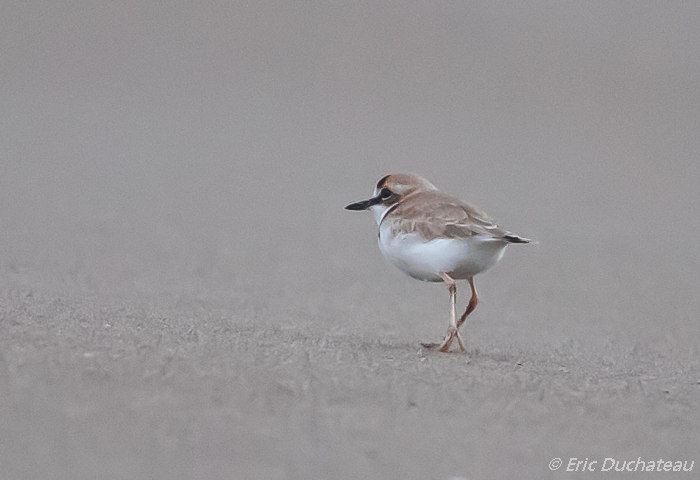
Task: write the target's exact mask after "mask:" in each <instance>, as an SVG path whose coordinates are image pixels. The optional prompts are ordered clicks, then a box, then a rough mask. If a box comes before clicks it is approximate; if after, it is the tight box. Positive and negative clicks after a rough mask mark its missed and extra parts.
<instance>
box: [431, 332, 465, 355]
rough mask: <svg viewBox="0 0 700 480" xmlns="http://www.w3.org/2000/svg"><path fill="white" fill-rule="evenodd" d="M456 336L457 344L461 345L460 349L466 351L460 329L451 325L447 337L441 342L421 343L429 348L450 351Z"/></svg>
mask: <svg viewBox="0 0 700 480" xmlns="http://www.w3.org/2000/svg"><path fill="white" fill-rule="evenodd" d="M455 338H456V339H457V344H458V345H459V351H460V352H462V353H464V351H465V349H464V342H463V341H462V337H461V336H460V334H459V331H458V330H457V329H456V328H454V327H450V328H449V329H448V330H447V335H445V339H444V340H443V341H442V342H441V343H421V345H422V346H423V347H424V348H427V349H429V350H438V351H440V352H449V351H450V347H451V346H452V342H453V341H454V339H455Z"/></svg>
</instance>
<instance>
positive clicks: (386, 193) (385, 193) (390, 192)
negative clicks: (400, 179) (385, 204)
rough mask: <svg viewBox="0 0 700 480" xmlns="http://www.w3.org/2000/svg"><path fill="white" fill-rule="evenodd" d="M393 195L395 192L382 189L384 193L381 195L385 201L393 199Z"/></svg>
mask: <svg viewBox="0 0 700 480" xmlns="http://www.w3.org/2000/svg"><path fill="white" fill-rule="evenodd" d="M393 194H394V192H392V191H391V190H389V189H388V188H382V193H381V194H380V195H381V197H382V198H383V199H384V200H386V199H387V198H389V197H391V196H392V195H393Z"/></svg>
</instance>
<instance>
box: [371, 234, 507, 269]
mask: <svg viewBox="0 0 700 480" xmlns="http://www.w3.org/2000/svg"><path fill="white" fill-rule="evenodd" d="M507 245H508V242H505V241H503V240H498V239H494V238H487V237H479V236H473V237H469V238H467V239H462V240H460V239H451V238H437V239H434V240H431V241H429V242H426V241H425V240H424V239H423V238H421V237H420V236H419V235H418V234H417V233H409V234H398V235H395V236H392V234H391V228H390V227H389V226H384V225H383V226H382V227H380V235H379V249H380V250H381V252H382V253H383V254H384V256H385V257H386V258H387V259H389V260H390V261H391V262H392V263H393V264H394V265H396V266H397V267H399V268H400V269H401V270H403V271H404V272H405V273H407V274H408V275H410V276H411V277H413V278H416V279H418V280H424V281H427V282H441V281H442V278H441V277H440V273H446V274H447V275H449V276H450V277H452V278H454V279H455V280H464V279H467V278H469V277H472V276H474V275H476V274H477V273H479V272H483V271H484V270H486V269H488V268H490V267H492V266H493V265H495V264H496V262H498V261H499V260H500V259H501V258H502V257H503V254H504V253H505V247H506V246H507Z"/></svg>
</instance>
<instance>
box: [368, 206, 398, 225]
mask: <svg viewBox="0 0 700 480" xmlns="http://www.w3.org/2000/svg"><path fill="white" fill-rule="evenodd" d="M392 206H393V205H392ZM390 208H391V206H389V207H387V206H386V205H381V204H378V205H372V206H371V207H370V210H371V211H372V214H373V215H374V221H375V222H377V225H379V224H380V223H382V220H384V216H385V215H386V214H387V212H388V211H389V209H390Z"/></svg>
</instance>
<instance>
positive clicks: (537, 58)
mask: <svg viewBox="0 0 700 480" xmlns="http://www.w3.org/2000/svg"><path fill="white" fill-rule="evenodd" d="M699 27H700V3H697V2H670V3H668V2H663V3H662V2H647V1H645V2H618V1H614V2H611V1H588V2H561V1H544V0H543V1H534V2H527V3H523V2H501V1H488V2H442V1H431V2H420V1H409V2H362V1H360V2H341V1H338V2H285V1H269V2H254V1H251V2H242V1H241V2H231V1H217V0H213V1H205V2H183V1H174V2H141V1H132V0H125V1H120V2H112V1H100V0H97V1H87V0H74V1H72V0H58V1H42V0H36V1H30V2H27V1H16V0H5V1H3V2H2V3H1V4H0V45H2V47H1V48H0V112H1V115H0V286H2V289H3V292H5V293H4V295H5V299H4V301H5V302H6V304H11V305H19V304H22V305H24V303H22V302H25V301H26V302H30V303H31V302H32V300H31V298H34V299H35V301H36V302H37V303H42V302H44V304H46V305H48V306H46V307H41V308H45V310H41V309H39V310H40V311H41V312H45V316H44V317H41V316H39V317H38V318H53V319H55V318H59V319H60V318H64V320H65V321H69V319H70V318H77V317H76V316H75V315H73V314H66V316H65V317H60V316H59V317H56V316H55V315H54V314H52V313H51V312H52V311H53V310H51V308H54V307H55V305H56V304H57V303H56V302H58V304H60V299H61V298H70V299H73V300H72V301H75V302H77V305H79V307H75V309H74V310H72V311H75V310H76V309H77V311H78V312H83V313H84V315H85V317H86V318H93V319H96V320H95V322H96V325H101V322H102V317H101V315H104V316H105V318H106V317H108V316H109V315H111V314H112V313H114V312H122V311H124V309H126V311H127V312H130V311H131V309H136V307H134V305H140V307H138V308H143V309H144V310H143V311H145V312H146V313H147V314H148V315H151V314H152V315H153V317H148V315H146V317H148V318H150V319H151V320H152V319H153V318H155V317H158V318H160V317H161V316H162V317H167V316H168V315H170V318H175V317H177V315H178V313H177V312H181V311H183V309H185V310H187V309H191V311H192V312H194V313H192V318H194V319H195V320H193V322H194V324H193V325H196V324H197V321H196V319H197V318H200V319H201V318H202V317H203V316H206V315H209V316H210V317H211V315H214V316H217V315H218V317H217V318H221V319H223V320H222V322H224V324H225V325H229V326H230V325H235V324H236V322H239V321H241V318H248V319H249V318H252V317H245V315H249V314H250V312H254V313H255V312H257V313H255V314H256V315H259V317H261V318H264V319H265V320H262V319H261V320H260V321H261V322H263V321H266V322H269V323H270V324H280V325H283V326H284V325H286V326H288V327H289V328H295V326H298V325H302V326H304V325H306V326H310V327H309V329H308V330H303V329H302V330H303V335H311V336H312V337H313V336H314V335H316V336H322V335H323V334H324V332H328V331H330V332H333V331H335V332H341V333H342V332H344V331H345V332H348V331H350V332H355V333H356V334H357V335H363V336H364V338H376V339H382V338H393V339H396V338H399V339H400V342H405V344H406V345H416V347H417V345H418V342H419V341H431V340H433V341H434V340H437V338H438V337H439V336H440V335H441V334H442V333H443V331H444V328H445V327H446V325H447V312H448V310H447V303H448V302H447V299H448V296H447V293H446V291H444V288H442V287H441V286H439V285H427V284H422V283H420V282H416V281H414V280H412V279H410V278H408V277H406V276H404V275H403V274H402V273H401V272H399V271H398V270H396V269H395V268H394V267H393V266H391V265H390V264H388V263H387V262H386V261H385V260H384V259H383V258H382V257H381V254H380V252H379V250H378V249H377V246H376V226H375V225H374V223H373V219H372V217H371V215H369V214H365V215H363V214H356V213H353V212H347V211H344V210H343V207H344V206H345V205H346V204H348V203H350V202H353V201H357V200H361V199H365V198H367V197H368V196H369V194H370V193H371V192H372V188H373V185H374V184H375V183H376V181H377V180H378V179H379V178H380V177H382V176H383V175H385V174H388V173H395V172H414V173H418V174H420V175H423V176H425V177H426V178H428V179H429V180H431V181H432V182H433V183H435V184H436V185H437V186H438V187H439V188H441V189H443V190H444V191H446V192H448V193H450V194H452V195H454V196H456V197H459V198H461V199H463V200H465V201H467V202H470V203H472V204H474V205H476V206H478V207H479V208H481V209H483V210H485V211H486V212H487V213H488V214H489V215H490V216H491V217H493V218H494V219H495V220H496V221H498V223H499V224H500V225H502V226H503V227H505V228H507V229H509V230H512V231H514V232H516V233H517V234H519V235H523V236H526V237H528V238H533V239H535V240H538V242H539V243H538V244H536V245H526V246H514V247H511V248H510V249H509V251H508V252H507V254H506V257H505V259H504V260H503V261H502V262H501V263H500V264H499V265H498V266H497V267H496V268H494V269H493V270H492V271H489V272H488V273H486V274H484V275H482V276H480V277H479V278H478V279H477V286H478V287H479V290H480V294H481V300H482V303H481V304H480V307H479V310H478V311H477V312H476V313H475V315H474V318H473V319H472V321H471V323H470V324H468V325H467V327H465V328H468V329H469V333H468V334H466V336H465V338H467V339H468V340H467V343H470V342H471V343H472V345H479V348H481V349H482V350H483V349H485V350H486V351H490V350H492V349H494V348H495V349H496V350H498V349H499V348H500V349H503V350H509V349H510V350H511V351H512V349H511V346H515V347H516V348H522V349H526V350H527V349H530V350H533V351H534V350H537V349H538V348H540V347H543V346H546V347H547V348H558V347H557V346H559V345H572V344H573V345H582V346H583V349H584V351H585V349H586V348H588V347H591V348H593V346H595V348H596V349H598V350H595V351H596V352H599V351H601V350H605V349H606V348H608V347H609V346H610V345H615V346H616V348H618V347H619V346H621V347H619V348H620V349H621V350H622V351H625V352H635V351H636V350H634V349H637V348H638V349H640V350H638V351H641V352H646V353H649V352H651V353H652V354H658V355H661V356H662V357H663V356H671V357H673V356H674V355H678V357H677V358H687V357H686V356H687V355H691V356H692V355H696V354H697V339H698V338H699V337H700V321H698V311H700V295H698V291H700V273H699V272H700V246H699V245H700V244H699V243H698V238H699V237H700V215H699V210H698V189H699V187H700V160H699V154H700V28H699ZM462 291H463V290H460V292H462ZM8 292H10V293H8ZM17 292H19V293H17ZM32 296H33V297H32ZM17 298H21V299H26V298H28V299H29V300H21V301H20V300H17ZM52 299H59V300H55V301H54V300H52ZM460 299H461V301H463V302H466V299H465V298H464V294H462V297H460ZM66 301H67V300H66ZM13 302H15V303H13ZM52 302H54V303H52ZM178 302H179V303H178ZM163 304H166V305H167V306H168V307H167V308H168V309H171V310H167V309H166V310H167V312H166V313H162V309H161V307H162V305H163ZM51 305H54V307H52V306H51ZM105 305H106V307H105ZM7 308H8V310H7V311H6V313H5V314H4V315H5V316H4V321H5V322H6V323H5V326H7V325H9V324H8V323H7V322H8V321H9V320H10V319H12V318H15V317H16V315H15V314H12V315H11V314H10V313H7V312H11V311H12V310H11V308H10V307H7ZM12 308H14V307H12ZM18 308H19V307H18ZM22 308H25V307H22ZM27 308H29V309H28V310H27V309H25V310H21V311H22V312H25V313H26V312H27V311H28V312H30V313H32V312H34V313H36V311H34V310H32V309H31V308H30V307H27ZM37 308H38V307H37ZM105 309H106V310H105ZM120 309H121V310H120ZM159 309H161V310H159ZM69 310H70V309H69ZM59 311H60V308H59ZM187 311H190V310H187ZM105 312H106V313H105ZM110 312H112V313H110ZM149 312H150V313H149ZM154 312H155V313H154ZM168 312H169V313H168ZM203 312H204V313H203ZM212 312H214V313H212ZM28 315H29V314H28ZM32 315H33V314H32ZM130 315H131V314H130ZM144 315H145V314H144ZM188 315H189V313H188ZM118 316H119V315H117V317H118ZM210 317H207V318H210ZM28 318H35V317H32V316H30V317H28ZM119 318H121V320H120V321H121V322H122V325H127V327H123V328H131V326H129V325H131V323H129V322H134V323H133V325H134V326H133V328H134V332H136V326H137V325H136V323H135V322H137V320H138V319H139V318H141V316H140V314H134V315H132V316H131V317H127V318H122V317H119ZM255 318H258V317H255ZM61 321H63V320H61ZM75 321H77V320H75ZM153 321H155V320H153ZM173 321H174V320H173ZM188 321H189V320H188ZM256 321H258V320H256ZM105 322H107V320H105ZM109 322H112V320H109ZM117 323H118V322H117ZM66 325H67V324H66ZM105 325H107V326H109V325H116V323H114V322H112V323H109V324H108V323H105ZM139 325H140V324H139ZM202 325H204V324H202ZM7 328H10V327H7ZM17 328H19V327H17ZM22 328H25V327H22ZM26 328H27V329H30V328H43V327H41V322H39V323H36V322H34V321H32V322H27V324H26ZM52 328H53V327H52ZM55 328H56V330H55V331H54V330H52V332H53V333H52V334H51V335H54V334H55V335H58V337H54V338H63V337H60V335H64V334H65V335H68V337H66V338H68V340H66V341H67V342H68V343H70V334H71V333H70V332H71V331H72V330H71V328H69V327H67V326H64V327H60V328H59V326H58V324H57V326H56V327H55ZM183 328H184V327H183ZM187 328H190V327H187ZM192 328H194V327H192ZM202 328H206V326H204V327H202ZM227 328H228V327H227ZM304 328H305V327H304ZM343 329H349V330H343ZM27 331H28V332H30V330H27ZM253 331H254V329H253ZM27 335H28V337H26V338H29V339H34V338H35V337H34V336H32V335H34V334H32V333H31V332H30V333H28V334H27ZM139 335H146V333H143V332H142V333H140V334H137V333H134V336H133V338H134V339H139V338H141V339H143V338H146V337H140V336H139ZM22 338H25V337H22ZM42 338H43V337H42ZM48 338H52V337H51V336H49V337H48ZM105 338H107V337H105ZM115 338H116V337H115ZM120 338H121V337H120ZM212 338H213V337H212ZM217 338H222V339H224V338H230V335H229V334H226V335H222V336H220V337H217ZM251 338H254V337H251ZM314 338H316V337H314ZM61 341H62V340H61ZM115 341H116V340H115ZM120 341H121V340H120ZM139 341H141V340H139ZM221 341H224V340H221ZM27 342H28V343H31V342H34V340H31V341H27ZM134 342H136V340H134ZM270 342H271V343H270V344H274V341H272V340H270ZM20 344H21V341H20V340H18V338H17V337H16V336H15V337H13V336H12V335H9V336H8V337H7V338H6V347H7V349H9V350H7V349H6V351H15V350H12V348H14V347H16V348H18V349H19V348H20V347H19V346H17V345H20ZM38 344H41V343H40V342H39V343H38ZM88 344H89V342H88ZM56 348H57V351H58V352H62V351H66V348H68V347H66V346H65V345H63V344H60V345H58V346H57V347H56ZM85 348H91V347H89V346H88V347H85ZM173 348H175V347H173ZM251 348H252V347H251ZM411 348H412V347H411ZM572 348H574V347H572ZM576 348H578V347H576ZM18 351H19V350H16V352H18ZM213 351H214V350H213ZM157 352H159V351H158V350H157ZM73 353H74V354H75V355H76V356H77V357H76V358H78V357H79V358H82V357H80V356H81V355H83V353H82V350H77V351H75V352H73ZM86 353H90V351H86ZM646 353H645V355H646ZM7 355H10V354H9V353H8V354H7ZM13 355H14V354H13ZM212 355H217V353H216V351H214V353H213V354H212ZM640 355H641V354H640ZM13 358H15V357H12V356H11V355H10V356H7V357H6V358H5V361H6V362H8V364H9V365H13V363H12V362H13V361H14V360H12V359H13ZM17 358H19V357H17ZM71 358H72V357H71ZM649 358H651V357H649ZM51 361H52V360H51ZM76 361H77V360H76ZM81 361H82V360H81ZM121 361H122V362H123V361H124V360H121ZM119 362H120V360H115V363H113V364H109V365H113V366H114V368H122V367H118V366H119V365H123V364H121V363H119ZM679 362H680V360H679ZM19 363H20V362H19V360H17V364H18V365H19ZM69 363H70V362H69ZM680 363H682V362H680ZM680 363H679V364H680ZM56 368H59V367H56ZM60 368H63V367H60ZM105 368H106V367H105ZM124 368H126V367H124ZM202 368H203V369H204V368H205V367H204V366H203V367H202ZM207 368H208V367H207ZM67 370H68V369H66V371H67ZM224 370H225V369H224ZM9 371H13V370H12V369H11V368H10V370H9ZM118 371H121V370H118ZM129 371H130V370H129V369H128V368H126V370H124V372H126V373H124V372H123V375H125V376H128V372H129ZM37 375H39V374H37ZM117 376H118V375H117ZM32 378H33V377H32ZM119 378H121V377H119ZM32 381H33V380H27V382H28V383H27V384H28V385H32ZM78 385H82V384H81V383H80V382H78ZM183 385H184V383H183ZM47 388H48V387H47ZM48 391H49V392H52V390H51V389H49V390H48ZM77 391H79V388H78V390H77ZM67 395H68V394H67ZM71 395H72V394H71ZM51 396H52V395H47V397H46V398H51ZM70 398H72V397H70ZM42 405H43V404H42ZM77 405H81V403H80V401H78V402H77ZM42 408H43V407H42ZM134 408H137V407H134ZM31 413H32V411H31V410H30V413H29V414H28V416H31ZM60 418H63V417H60ZM620 418H621V417H620ZM213 423H216V422H213ZM15 427H16V428H18V429H20V430H21V429H22V428H21V427H22V423H21V422H20V423H17V424H15ZM86 428H89V423H88V427H86ZM557 428H558V427H557ZM555 430H556V428H555ZM593 430H594V429H593ZM642 433H644V432H642ZM646 433H648V432H646ZM646 433H645V434H644V435H646ZM639 434H640V432H639V431H636V432H634V433H633V434H630V435H631V437H634V438H637V437H638V436H639ZM593 437H596V438H597V436H596V432H595V431H592V432H591V438H593ZM123 438H128V435H125V436H124V437H123ZM552 438H554V437H552ZM596 441H597V440H596ZM677 441H678V442H685V443H684V444H687V440H682V439H678V440H677ZM591 442H592V444H593V443H595V441H594V440H591ZM47 448H48V447H47ZM573 453H576V452H573ZM578 454H579V455H584V453H582V452H578ZM341 456H342V455H341ZM300 458H304V457H303V455H302V456H301V457H300ZM634 458H636V455H635V457H634ZM146 461H147V460H146ZM542 465H545V464H544V463H543V464H542ZM542 465H540V466H542Z"/></svg>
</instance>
